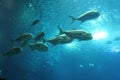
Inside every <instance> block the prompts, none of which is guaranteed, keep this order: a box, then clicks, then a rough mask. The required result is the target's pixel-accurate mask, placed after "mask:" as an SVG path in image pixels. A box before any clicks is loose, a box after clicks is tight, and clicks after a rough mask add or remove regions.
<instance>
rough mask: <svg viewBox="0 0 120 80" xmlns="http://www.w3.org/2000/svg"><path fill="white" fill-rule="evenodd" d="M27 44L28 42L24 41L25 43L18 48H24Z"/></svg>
mask: <svg viewBox="0 0 120 80" xmlns="http://www.w3.org/2000/svg"><path fill="white" fill-rule="evenodd" d="M27 44H28V42H27V41H25V42H23V43H22V44H21V45H20V47H25V46H26V45H27Z"/></svg>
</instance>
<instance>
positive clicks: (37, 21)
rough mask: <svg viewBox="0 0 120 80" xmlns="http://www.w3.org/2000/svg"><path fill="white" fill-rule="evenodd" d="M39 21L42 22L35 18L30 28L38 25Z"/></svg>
mask: <svg viewBox="0 0 120 80" xmlns="http://www.w3.org/2000/svg"><path fill="white" fill-rule="evenodd" d="M39 22H40V20H39V19H36V20H34V21H33V22H32V24H31V25H30V26H29V27H28V30H30V29H32V28H33V26H35V25H37V24H38V23H39Z"/></svg>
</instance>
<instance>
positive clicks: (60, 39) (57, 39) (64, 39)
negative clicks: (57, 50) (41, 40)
mask: <svg viewBox="0 0 120 80" xmlns="http://www.w3.org/2000/svg"><path fill="white" fill-rule="evenodd" d="M72 41H73V39H72V38H70V37H69V36H67V35H58V36H56V37H54V38H52V39H49V40H47V41H46V42H50V43H51V44H53V45H54V46H55V45H58V44H65V43H70V42H72Z"/></svg>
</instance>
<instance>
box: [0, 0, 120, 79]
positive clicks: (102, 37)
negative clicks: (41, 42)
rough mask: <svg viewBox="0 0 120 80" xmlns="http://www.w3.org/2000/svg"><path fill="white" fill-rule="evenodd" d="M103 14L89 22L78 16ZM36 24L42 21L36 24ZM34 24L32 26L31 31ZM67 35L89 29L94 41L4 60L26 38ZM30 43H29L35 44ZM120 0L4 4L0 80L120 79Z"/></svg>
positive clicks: (0, 3)
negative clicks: (21, 37) (19, 38)
mask: <svg viewBox="0 0 120 80" xmlns="http://www.w3.org/2000/svg"><path fill="white" fill-rule="evenodd" d="M90 10H98V11H99V12H100V16H99V17H97V18H95V19H91V20H87V21H85V22H84V23H81V22H80V21H77V20H75V21H74V22H73V23H72V24H71V21H72V19H71V18H70V17H69V16H74V17H78V16H80V15H81V14H83V13H84V12H87V11H90ZM35 20H39V21H38V22H36V23H33V22H34V21H35ZM31 24H32V25H33V26H31ZM57 26H60V27H61V28H62V29H63V31H67V30H77V29H79V30H84V31H87V32H90V33H91V34H92V37H93V38H92V39H91V40H88V41H79V40H77V39H74V40H73V41H72V42H70V43H66V44H58V45H52V44H51V43H49V42H46V43H45V44H46V45H47V46H48V51H46V52H43V51H37V50H34V51H32V50H31V49H30V48H29V47H28V46H25V47H23V48H22V49H23V52H22V53H20V54H18V55H11V56H3V53H5V52H7V51H8V50H9V49H11V48H12V47H14V46H19V44H18V43H16V42H15V43H11V40H12V39H15V38H16V37H17V36H18V35H20V34H21V33H31V34H32V35H33V37H35V36H36V35H37V34H38V33H39V32H44V33H45V39H51V38H54V37H56V35H58V34H59V29H58V27H57ZM32 42H33V41H32V40H31V41H30V42H29V43H32ZM119 72H120V2H119V0H0V78H5V79H6V80H120V73H119Z"/></svg>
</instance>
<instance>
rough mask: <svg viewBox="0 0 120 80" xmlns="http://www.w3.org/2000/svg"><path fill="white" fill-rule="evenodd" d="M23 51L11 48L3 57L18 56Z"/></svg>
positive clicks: (19, 48) (18, 48)
mask: <svg viewBox="0 0 120 80" xmlns="http://www.w3.org/2000/svg"><path fill="white" fill-rule="evenodd" d="M22 52H23V50H22V48H21V47H13V48H11V49H10V50H9V51H7V52H6V53H3V56H8V57H9V56H11V55H18V54H20V53H22Z"/></svg>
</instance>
